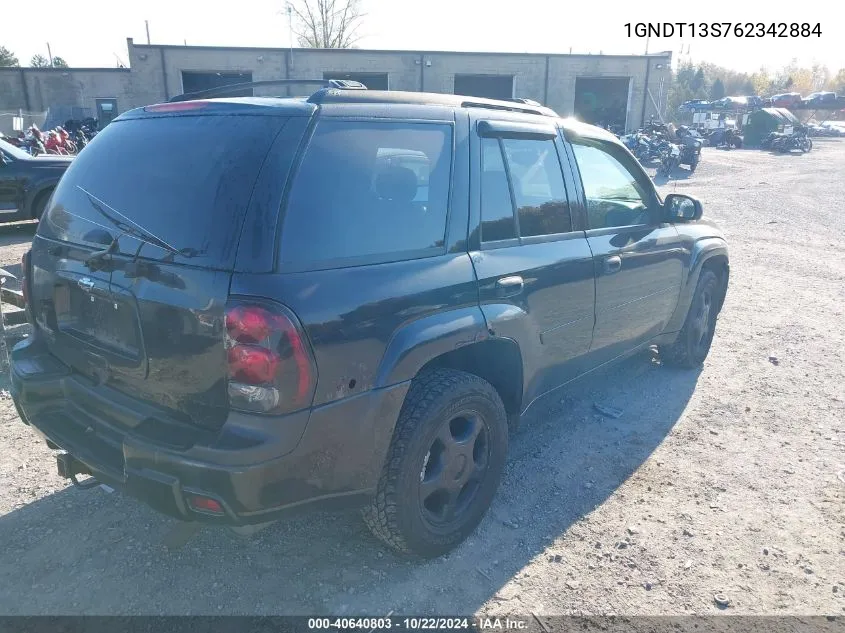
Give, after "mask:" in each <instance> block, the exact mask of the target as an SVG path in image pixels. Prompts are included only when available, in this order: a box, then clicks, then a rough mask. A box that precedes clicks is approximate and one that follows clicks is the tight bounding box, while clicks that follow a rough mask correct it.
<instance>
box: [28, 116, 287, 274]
mask: <svg viewBox="0 0 845 633" xmlns="http://www.w3.org/2000/svg"><path fill="white" fill-rule="evenodd" d="M284 121H285V119H281V118H278V117H268V116H225V115H221V116H184V115H180V116H170V117H151V118H144V119H128V120H125V121H114V122H112V123H111V124H110V125H109V126H108V127H107V128H105V130H103V132H101V133H100V134H98V135H97V136H96V137H95V139H94V140H93V141H91V143H90V144H89V146H88V147H86V148H85V151H84V152H81V153H80V154H79V156H78V157H77V158H76V159H75V160H74V161H73V163H71V165H70V167H69V168H68V170H67V172H66V173H65V175H64V177H63V178H62V180H61V182H60V183H59V186H58V187H56V191H55V193H54V195H53V200H52V203H51V206H50V208H49V209H48V211H47V213H46V214H45V216H44V217H43V218H42V221H41V223H40V224H39V227H38V233H39V235H43V236H45V237H49V238H52V239H58V240H62V241H66V242H74V243H80V244H85V245H90V246H94V247H97V248H102V247H103V246H108V245H109V243H110V242H111V241H112V240H113V239H114V238H119V241H118V245H117V248H116V250H117V251H118V252H120V253H123V254H128V255H135V253H136V252H137V251H138V249H139V248H140V249H141V250H140V257H143V258H148V259H162V258H164V257H166V256H168V257H174V256H175V258H176V259H177V260H178V259H186V260H187V259H188V258H190V259H191V263H196V264H199V265H203V266H209V267H215V268H229V267H231V266H232V264H233V263H234V258H235V250H236V247H237V243H238V238H239V235H240V228H241V223H242V221H243V218H244V214H245V213H246V208H247V205H248V204H249V199H250V196H251V194H252V187H253V184H254V183H255V180H256V178H257V176H258V172H259V169H260V167H261V164H262V162H263V160H264V157H265V156H266V154H267V152H268V150H269V147H270V144H271V143H272V142H273V139H274V138H275V136H276V133H277V132H278V131H279V129H281V127H282V125H283V124H284Z"/></svg>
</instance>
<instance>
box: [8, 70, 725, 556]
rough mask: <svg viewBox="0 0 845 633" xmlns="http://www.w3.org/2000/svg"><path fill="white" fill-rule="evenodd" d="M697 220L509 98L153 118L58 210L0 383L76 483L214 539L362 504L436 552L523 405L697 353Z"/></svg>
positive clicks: (95, 165)
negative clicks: (640, 357)
mask: <svg viewBox="0 0 845 633" xmlns="http://www.w3.org/2000/svg"><path fill="white" fill-rule="evenodd" d="M338 85H340V84H338ZM700 218H701V205H700V204H699V203H698V201H696V200H695V199H693V198H689V197H686V196H681V195H674V194H673V195H670V196H667V197H666V199H665V200H661V198H660V197H659V196H658V195H657V193H656V191H655V189H654V186H653V185H652V182H651V180H650V179H649V177H648V175H647V174H646V173H645V172H644V171H643V169H642V168H641V167H640V165H639V163H638V162H637V160H636V159H635V158H634V157H633V156H632V155H631V154H630V153H629V152H628V151H627V150H626V149H625V148H624V147H623V146H622V145H621V144H620V143H619V141H618V140H617V139H616V138H615V137H614V136H613V135H612V134H610V133H608V132H606V131H603V130H601V129H598V128H595V127H591V126H588V125H584V124H580V123H578V122H575V121H570V120H563V119H560V118H559V117H557V116H556V115H555V114H554V113H553V112H552V111H550V110H548V109H546V108H543V107H540V106H538V105H536V104H533V103H531V102H526V101H517V100H514V101H493V100H484V99H476V98H468V97H460V96H455V95H445V94H421V93H402V92H375V91H367V90H361V89H355V90H353V89H347V87H346V86H342V87H340V88H338V87H329V88H324V89H320V90H318V91H317V92H316V93H315V94H313V95H312V96H310V97H307V98H252V97H245V98H229V99H194V100H178V101H172V102H168V103H164V104H159V105H153V106H148V107H145V108H141V109H137V110H133V111H131V112H127V113H125V114H123V115H121V116H120V117H118V118H117V119H116V120H115V121H113V122H112V123H111V124H110V125H109V126H108V127H107V128H106V129H105V130H104V131H103V132H101V133H100V134H98V135H97V137H96V138H95V139H94V140H93V141H92V142H91V144H90V145H89V146H88V147H87V148H86V149H85V150H84V151H82V152H81V153H80V155H79V156H78V157H77V158H76V159H75V161H74V162H73V164H72V165H71V166H70V168H69V169H68V171H67V173H66V174H65V176H64V177H63V178H62V180H61V182H60V183H59V186H58V187H57V188H56V190H55V193H54V195H53V197H52V199H51V201H50V204H49V206H48V209H47V211H46V213H45V214H44V216H43V218H42V220H41V222H40V225H39V227H38V232H37V234H36V236H35V238H34V240H33V243H32V249H31V251H30V252H29V253H28V254H27V255H26V256H25V258H24V270H25V274H26V279H25V283H24V285H25V288H26V295H27V297H28V308H27V309H28V311H29V317H30V319H31V321H32V323H33V324H34V334H33V336H32V337H31V338H30V339H29V340H27V341H25V342H23V343H21V344H19V345H18V346H17V347H16V348H15V349H14V352H13V361H12V362H13V369H12V392H13V395H14V399H15V402H16V404H17V407H18V411H19V413H20V417H21V419H22V420H23V421H24V422H26V423H28V424H30V425H32V426H33V427H35V428H36V429H37V430H38V431H39V432H40V433H41V434H43V435H44V436H45V438H46V440H47V442H48V444H49V445H50V446H51V447H52V448H54V449H62V450H64V451H66V453H61V454H59V455H58V456H57V459H58V464H59V471H60V473H61V474H63V475H64V476H65V477H68V478H71V479H73V481H74V483H77V484H80V485H82V484H85V483H86V482H89V481H91V480H90V479H87V480H81V481H79V480H77V478H76V477H77V475H79V474H91V475H93V477H94V478H95V480H96V481H101V482H104V483H107V484H109V485H112V486H115V487H117V488H120V489H124V490H126V491H128V492H129V493H130V494H133V495H136V496H138V497H140V498H141V499H143V500H145V501H146V502H148V503H149V504H150V505H152V506H154V507H155V508H157V509H159V510H161V511H162V512H165V513H167V514H170V515H173V516H176V517H179V518H181V519H185V520H191V521H205V522H208V523H215V524H221V525H229V526H250V525H256V524H263V523H265V522H269V521H270V520H272V519H276V518H278V517H279V516H282V515H285V514H286V513H289V512H293V511H297V510H301V509H304V508H344V507H359V508H363V514H364V518H365V520H366V522H367V524H368V525H369V526H370V527H371V528H372V530H373V531H374V532H375V534H376V535H378V536H379V537H380V538H381V539H383V540H384V541H385V542H386V543H387V544H388V545H390V546H391V547H393V548H395V549H396V550H399V551H402V552H407V553H412V554H416V555H420V556H435V555H439V554H442V553H444V552H446V551H448V550H449V549H451V548H453V547H454V546H456V545H457V544H459V543H460V542H461V541H462V540H463V539H464V538H466V537H467V535H468V534H469V533H470V532H471V531H472V530H473V529H474V528H475V527H476V525H477V524H478V523H479V521H480V520H481V518H482V516H483V515H484V513H485V511H486V509H487V508H488V506H489V505H490V503H491V500H492V498H493V496H494V494H495V493H496V489H497V487H498V484H499V479H500V475H501V472H502V468H503V466H504V464H505V459H506V454H507V448H508V434H509V430H510V429H512V428H513V427H514V426H515V425H516V424H517V423H518V420H519V419H520V416H521V415H522V414H524V413H525V412H526V411H527V410H528V409H530V408H531V406H532V405H533V404H534V403H535V402H537V400H538V399H539V398H540V397H541V396H543V395H544V394H547V393H549V392H551V391H553V390H555V389H558V388H560V387H561V386H562V385H565V384H566V383H568V382H570V381H572V380H574V379H575V378H577V377H579V376H582V375H584V374H585V373H587V372H590V371H592V370H594V369H596V368H597V367H600V366H602V365H604V364H606V363H609V362H611V361H614V360H617V359H620V358H622V357H624V356H626V355H628V354H631V353H632V352H635V351H636V350H639V349H642V348H643V347H645V346H649V345H653V344H656V345H659V346H660V351H661V356H662V358H663V359H664V361H665V362H667V363H670V364H673V365H679V366H682V367H693V366H696V365H699V364H701V363H702V361H703V360H704V358H705V356H706V355H707V353H708V350H709V348H710V343H711V340H712V338H713V332H714V326H715V323H716V317H717V314H718V313H719V310H720V309H721V307H722V302H723V300H724V296H725V290H726V288H727V282H728V256H727V249H726V244H725V240H724V238H723V237H722V233H721V232H720V231H719V230H718V229H717V228H716V227H714V226H713V225H712V224H710V223H707V222H704V221H702V220H701V219H700Z"/></svg>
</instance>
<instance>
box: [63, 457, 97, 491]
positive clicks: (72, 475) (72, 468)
mask: <svg viewBox="0 0 845 633" xmlns="http://www.w3.org/2000/svg"><path fill="white" fill-rule="evenodd" d="M56 467H57V468H58V471H59V477H62V478H64V479H70V480H71V482H72V483H73V485H74V486H76V487H77V488H81V489H82V490H90V489H91V488H96V487H97V486H99V485H100V482H99V481H97V480H96V479H94V478H93V475H92V473H91V470H90V469H89V468H88V467H87V466H86V465H85V464H83V463H82V462H81V461H79V460H78V459H76V458H75V457H74V456H73V455H71V454H70V453H60V454H59V455H56ZM77 475H92V477H91V479H89V480H86V481H79V480H78V479H77V478H76V476H77Z"/></svg>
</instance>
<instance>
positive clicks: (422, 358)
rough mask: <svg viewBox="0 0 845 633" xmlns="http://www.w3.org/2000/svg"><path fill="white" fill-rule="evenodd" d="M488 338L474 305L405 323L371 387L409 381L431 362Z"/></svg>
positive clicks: (483, 322)
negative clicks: (433, 359)
mask: <svg viewBox="0 0 845 633" xmlns="http://www.w3.org/2000/svg"><path fill="white" fill-rule="evenodd" d="M488 336H489V335H488V333H487V326H486V323H485V321H484V315H483V314H482V312H481V309H480V308H479V307H478V306H477V305H475V306H471V307H467V308H460V309H457V310H449V311H447V312H439V313H437V314H432V315H430V316H427V317H424V318H422V319H419V320H417V321H413V322H411V323H408V324H407V325H405V326H403V327H402V328H400V329H399V330H397V331H396V332H395V333H394V334H393V336H392V337H391V339H390V341H389V342H388V344H387V348H386V349H385V352H384V355H383V356H382V359H381V361H380V363H379V368H378V371H377V372H376V379H375V384H374V385H373V387H374V388H379V387H387V386H389V385H395V384H397V383H400V382H404V381H406V380H411V379H412V378H413V377H414V376H416V375H417V372H418V371H419V370H420V369H421V368H422V367H423V365H425V364H426V363H427V362H428V361H429V360H431V359H432V358H435V357H437V356H440V355H442V354H445V353H446V352H451V351H454V350H456V349H458V348H460V347H463V346H464V345H469V344H471V343H476V342H478V341H481V340H484V339H485V338H488Z"/></svg>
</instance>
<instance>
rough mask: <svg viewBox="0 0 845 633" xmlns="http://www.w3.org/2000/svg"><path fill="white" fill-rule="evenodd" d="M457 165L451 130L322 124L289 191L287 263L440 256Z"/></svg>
mask: <svg viewBox="0 0 845 633" xmlns="http://www.w3.org/2000/svg"><path fill="white" fill-rule="evenodd" d="M451 164H452V127H451V126H450V125H447V124H440V123H397V122H387V121H382V122H373V121H343V120H332V119H323V120H321V121H320V122H319V123H318V124H317V128H316V129H315V131H314V135H313V137H312V138H311V141H310V143H309V145H308V148H307V150H306V152H305V155H304V157H303V159H302V163H301V164H300V166H299V170H298V171H297V173H296V175H295V177H294V181H293V186H292V188H291V191H290V196H289V199H288V205H287V209H286V211H285V220H284V226H283V229H282V241H281V253H280V256H281V261H282V263H283V264H287V265H293V266H295V267H300V266H307V265H319V266H328V265H331V263H335V262H336V263H338V264H340V263H341V262H342V260H348V259H350V258H367V259H370V260H376V261H378V260H381V261H388V260H390V259H394V258H403V257H416V256H426V255H430V254H435V253H437V252H440V251H441V249H443V247H444V244H445V234H446V215H447V210H448V203H449V182H450V174H451Z"/></svg>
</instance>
